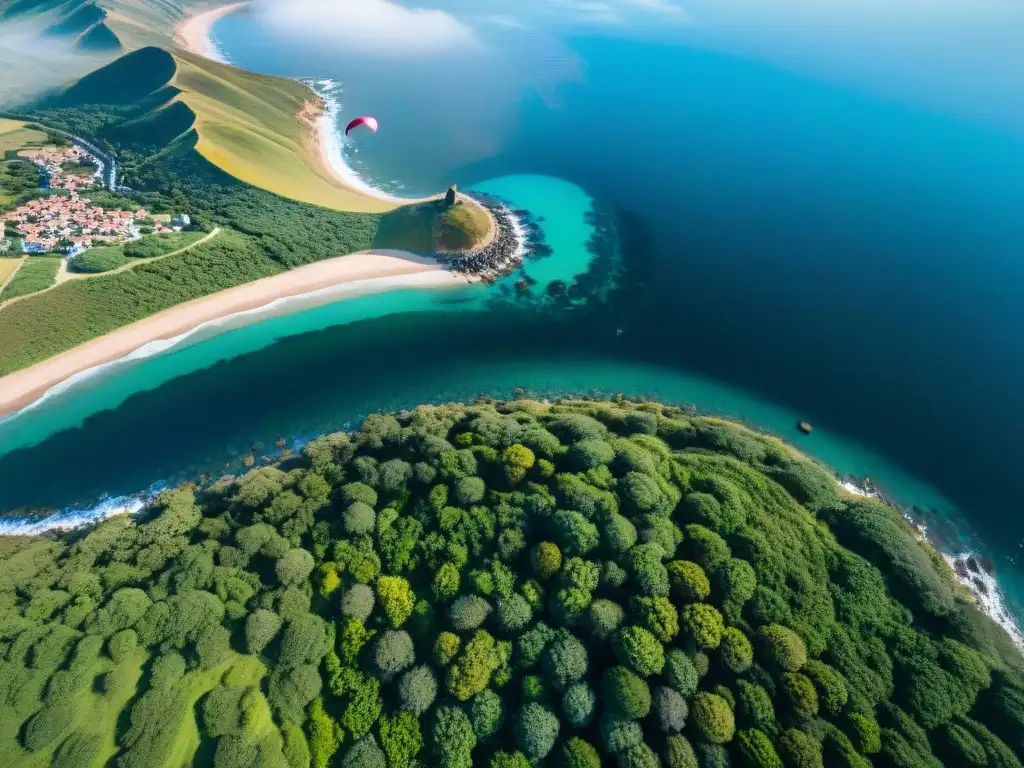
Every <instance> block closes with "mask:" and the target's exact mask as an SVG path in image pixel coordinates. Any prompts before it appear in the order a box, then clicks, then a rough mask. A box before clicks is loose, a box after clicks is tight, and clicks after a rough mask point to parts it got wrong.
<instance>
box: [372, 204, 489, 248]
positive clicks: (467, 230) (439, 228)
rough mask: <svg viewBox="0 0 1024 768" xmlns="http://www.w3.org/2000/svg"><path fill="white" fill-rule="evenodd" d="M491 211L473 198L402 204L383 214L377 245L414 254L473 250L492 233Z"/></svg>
mask: <svg viewBox="0 0 1024 768" xmlns="http://www.w3.org/2000/svg"><path fill="white" fill-rule="evenodd" d="M491 226H492V222H491V217H490V214H488V213H487V211H486V210H485V209H484V208H483V206H481V205H479V204H478V203H476V202H475V201H473V200H470V199H468V198H461V199H459V200H458V201H457V202H456V203H455V204H454V205H447V204H445V201H444V200H443V199H437V200H427V201H425V202H422V203H414V204H410V205H403V206H402V207H400V208H396V209H395V210H393V211H389V212H388V213H386V214H384V216H382V217H381V220H380V227H379V228H378V230H377V237H376V239H375V240H374V246H375V247H377V248H398V249H401V250H407V251H413V252H415V253H423V254H433V253H437V252H438V251H454V250H464V249H470V248H473V247H475V246H477V245H479V244H480V243H481V242H482V241H483V240H484V239H485V238H486V237H487V236H488V234H489V233H490V230H491Z"/></svg>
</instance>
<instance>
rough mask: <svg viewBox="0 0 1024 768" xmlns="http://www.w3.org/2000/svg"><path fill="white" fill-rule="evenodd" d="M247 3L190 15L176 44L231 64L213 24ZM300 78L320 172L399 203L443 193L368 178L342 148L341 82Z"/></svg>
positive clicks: (304, 118) (307, 130)
mask: <svg viewBox="0 0 1024 768" xmlns="http://www.w3.org/2000/svg"><path fill="white" fill-rule="evenodd" d="M247 5H249V2H248V0H246V1H245V2H237V3H229V4H227V5H222V6H218V7H216V8H212V9H210V10H208V11H202V12H200V13H194V14H191V15H189V16H186V17H185V19H183V20H182V21H181V23H179V24H178V26H177V27H176V28H175V30H174V35H173V40H174V42H175V44H177V45H179V46H180V47H181V48H183V49H184V50H186V51H188V52H189V53H193V54H196V55H197V56H202V57H204V58H207V59H211V60H213V61H216V62H219V63H221V64H229V63H230V61H229V60H228V59H227V58H226V57H225V56H224V54H223V53H222V52H221V51H220V50H219V49H218V48H217V46H216V45H215V44H214V42H213V38H212V31H213V26H214V25H215V24H216V23H217V22H218V21H219V20H220V19H222V18H224V17H225V16H227V15H228V14H231V13H234V12H235V11H237V10H239V9H241V8H244V7H246V6H247ZM299 82H301V83H302V84H303V85H305V86H306V87H307V88H309V89H310V91H311V92H312V93H313V94H314V96H315V98H312V99H310V100H309V101H308V102H306V104H304V105H303V107H302V110H301V111H300V112H299V113H298V115H296V119H297V120H298V122H299V124H300V126H302V128H303V133H304V138H305V142H306V144H307V152H308V156H309V158H310V160H312V161H313V162H315V163H316V164H317V165H318V166H319V167H318V169H317V170H319V171H320V175H322V176H323V177H324V178H327V179H329V180H330V181H333V182H335V183H337V184H340V185H341V186H343V187H344V188H346V189H347V190H349V191H351V192H354V193H356V194H359V195H362V196H363V197H367V198H370V199H372V200H374V201H376V202H381V203H388V204H391V205H393V206H395V207H397V206H400V205H407V204H410V203H419V202H423V201H424V200H432V199H436V198H438V197H440V196H441V195H440V194H438V195H434V196H432V197H424V198H402V197H396V196H395V195H392V194H389V193H387V192H384V191H383V190H380V189H377V188H375V187H373V186H372V185H370V184H368V183H367V182H366V181H364V180H363V179H362V178H361V177H360V176H359V175H358V174H357V173H356V172H355V171H354V170H352V168H350V167H349V165H348V164H347V163H346V162H345V157H344V154H343V152H342V142H343V138H342V136H341V134H340V131H339V129H338V122H337V118H338V112H339V110H340V109H341V103H340V102H339V101H338V100H337V99H336V98H335V97H334V96H333V95H332V93H331V91H332V89H334V88H335V87H336V86H337V84H336V83H335V81H334V80H332V79H330V78H321V79H300V80H299Z"/></svg>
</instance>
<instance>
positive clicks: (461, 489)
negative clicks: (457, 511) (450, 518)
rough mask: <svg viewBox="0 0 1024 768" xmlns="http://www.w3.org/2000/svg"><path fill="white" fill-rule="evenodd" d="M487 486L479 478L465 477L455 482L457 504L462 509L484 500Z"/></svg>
mask: <svg viewBox="0 0 1024 768" xmlns="http://www.w3.org/2000/svg"><path fill="white" fill-rule="evenodd" d="M486 490H487V486H485V485H484V481H483V480H481V479H480V478H479V477H463V478H460V479H459V480H456V481H455V502H456V503H457V504H458V505H459V506H460V507H470V506H472V505H473V504H479V503H480V502H481V501H483V500H484V493H485V492H486Z"/></svg>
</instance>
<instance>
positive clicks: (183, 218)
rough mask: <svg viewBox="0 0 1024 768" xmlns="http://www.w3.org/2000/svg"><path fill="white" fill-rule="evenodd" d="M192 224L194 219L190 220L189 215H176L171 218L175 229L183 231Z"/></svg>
mask: <svg viewBox="0 0 1024 768" xmlns="http://www.w3.org/2000/svg"><path fill="white" fill-rule="evenodd" d="M191 223H192V219H191V218H189V215H188V214H187V213H176V214H174V215H173V216H172V217H171V226H172V227H173V228H174V229H181V228H182V227H187V226H188V225H189V224H191Z"/></svg>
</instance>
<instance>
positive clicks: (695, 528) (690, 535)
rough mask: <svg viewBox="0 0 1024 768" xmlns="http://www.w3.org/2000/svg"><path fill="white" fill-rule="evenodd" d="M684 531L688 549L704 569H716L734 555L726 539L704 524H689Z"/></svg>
mask: <svg viewBox="0 0 1024 768" xmlns="http://www.w3.org/2000/svg"><path fill="white" fill-rule="evenodd" d="M683 532H684V536H685V539H684V542H685V544H686V549H687V551H688V552H690V553H691V554H692V555H693V559H694V560H695V561H696V562H697V564H698V565H700V566H701V567H702V568H704V570H706V571H711V570H714V569H715V568H716V567H717V566H720V565H724V564H725V563H727V562H728V561H729V558H730V557H732V552H730V551H729V545H728V544H726V543H725V539H723V538H722V537H721V536H719V535H718V534H717V533H715V532H714V531H712V530H710V529H708V528H705V527H704V526H703V525H696V524H691V525H687V526H686V527H685V528H684V529H683Z"/></svg>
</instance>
